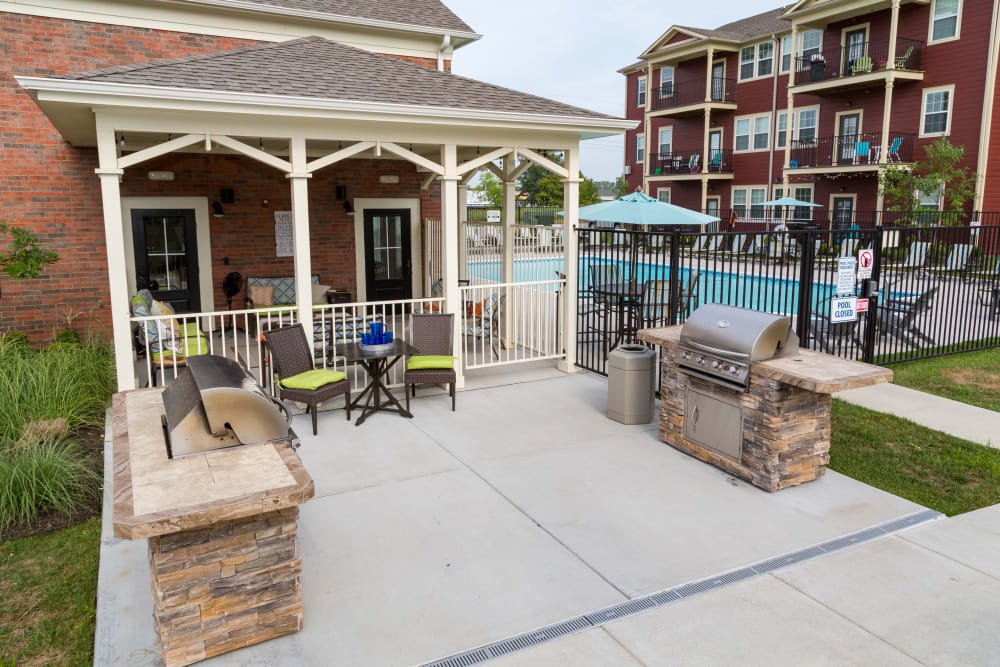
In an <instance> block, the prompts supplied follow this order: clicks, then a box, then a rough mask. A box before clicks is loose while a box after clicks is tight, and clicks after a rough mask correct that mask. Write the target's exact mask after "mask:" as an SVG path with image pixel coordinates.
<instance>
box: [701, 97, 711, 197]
mask: <svg viewBox="0 0 1000 667" xmlns="http://www.w3.org/2000/svg"><path fill="white" fill-rule="evenodd" d="M711 127H712V110H711V109H710V108H709V107H705V132H704V133H703V134H704V136H703V137H702V151H703V152H702V154H701V173H703V174H707V173H708V163H709V161H710V160H711V159H712V158H711V156H710V155H709V154H708V133H709V130H710V129H711ZM701 207H702V208H705V202H702V206H701Z"/></svg>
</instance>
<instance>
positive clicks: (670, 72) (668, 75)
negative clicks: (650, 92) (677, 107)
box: [660, 65, 674, 95]
mask: <svg viewBox="0 0 1000 667" xmlns="http://www.w3.org/2000/svg"><path fill="white" fill-rule="evenodd" d="M673 93H674V68H673V67H672V66H670V65H668V66H666V67H661V68H660V95H673Z"/></svg>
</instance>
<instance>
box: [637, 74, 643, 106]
mask: <svg viewBox="0 0 1000 667" xmlns="http://www.w3.org/2000/svg"><path fill="white" fill-rule="evenodd" d="M635 105H636V106H637V107H644V106H646V77H644V76H640V77H639V80H638V81H636V86H635Z"/></svg>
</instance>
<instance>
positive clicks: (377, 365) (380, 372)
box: [336, 339, 419, 426]
mask: <svg viewBox="0 0 1000 667" xmlns="http://www.w3.org/2000/svg"><path fill="white" fill-rule="evenodd" d="M414 354H419V352H418V350H417V349H416V348H415V347H413V346H412V345H410V344H409V343H407V342H406V341H404V340H400V339H396V340H394V341H392V347H391V348H387V349H385V350H384V351H381V352H368V351H366V350H363V349H362V348H361V346H360V345H359V344H357V343H340V344H338V345H337V347H336V355H337V356H338V357H342V358H343V359H344V360H346V361H347V363H349V364H361V366H363V367H364V369H365V370H366V371H367V372H368V377H369V378H371V380H370V381H369V382H368V386H367V387H365V389H364V391H362V392H361V394H360V395H359V396H358V397H357V398H356V399H354V402H352V403H351V407H352V408H357V407H361V415H360V416H359V417H358V418H357V420H356V421H355V422H354V425H355V426H361V425H362V424H363V423H365V420H366V419H367V418H368V416H369V415H372V414H374V413H376V412H394V413H396V414H398V415H401V416H403V417H407V418H410V419H412V418H413V414H412V413H410V412H409V411H408V410H407V409H406V408H404V407H403V406H402V405H401V404H400V403H399V401H398V400H396V397H395V396H393V395H392V392H391V391H389V388H388V387H386V386H385V381H384V379H385V376H386V374H387V373H388V372H389V371H390V370H391V369H392V367H393V366H395V365H396V363H397V362H398V361H399V360H400V359H401V358H403V357H404V356H408V355H414ZM361 401H364V405H361ZM373 404H374V405H373ZM393 406H395V407H393Z"/></svg>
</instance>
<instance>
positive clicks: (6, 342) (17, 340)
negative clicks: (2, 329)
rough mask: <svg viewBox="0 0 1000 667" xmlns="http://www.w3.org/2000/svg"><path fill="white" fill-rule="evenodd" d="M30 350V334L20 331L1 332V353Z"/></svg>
mask: <svg viewBox="0 0 1000 667" xmlns="http://www.w3.org/2000/svg"><path fill="white" fill-rule="evenodd" d="M30 350H31V343H29V342H28V334H26V333H21V332H20V331H12V332H10V333H6V334H5V333H0V354H8V353H11V352H28V351H30Z"/></svg>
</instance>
